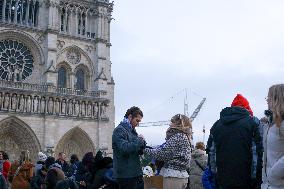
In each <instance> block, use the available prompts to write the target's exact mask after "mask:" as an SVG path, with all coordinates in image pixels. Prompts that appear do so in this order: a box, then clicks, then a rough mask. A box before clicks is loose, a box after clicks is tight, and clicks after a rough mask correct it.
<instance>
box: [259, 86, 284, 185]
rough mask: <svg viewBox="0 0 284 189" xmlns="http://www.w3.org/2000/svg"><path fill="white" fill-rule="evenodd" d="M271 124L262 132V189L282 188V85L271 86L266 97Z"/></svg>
mask: <svg viewBox="0 0 284 189" xmlns="http://www.w3.org/2000/svg"><path fill="white" fill-rule="evenodd" d="M266 100H267V104H268V109H269V110H270V111H271V112H272V118H273V119H272V123H270V125H269V127H268V128H267V130H266V131H265V132H264V139H263V140H264V143H263V144H264V158H263V159H264V166H263V184H262V186H261V188H262V189H283V188H284V84H278V85H273V86H271V87H270V88H269V91H268V96H267V99H266Z"/></svg>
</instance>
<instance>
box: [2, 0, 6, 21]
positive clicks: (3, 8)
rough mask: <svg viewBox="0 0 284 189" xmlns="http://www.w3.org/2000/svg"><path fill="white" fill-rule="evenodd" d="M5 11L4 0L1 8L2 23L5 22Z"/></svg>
mask: <svg viewBox="0 0 284 189" xmlns="http://www.w3.org/2000/svg"><path fill="white" fill-rule="evenodd" d="M5 11H6V0H4V2H3V7H2V21H3V22H4V21H5V18H6V14H5Z"/></svg>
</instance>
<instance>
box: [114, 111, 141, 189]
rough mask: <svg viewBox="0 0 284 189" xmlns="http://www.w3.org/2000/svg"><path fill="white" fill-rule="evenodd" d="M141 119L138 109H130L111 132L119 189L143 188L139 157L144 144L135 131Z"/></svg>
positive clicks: (115, 173) (115, 175)
mask: <svg viewBox="0 0 284 189" xmlns="http://www.w3.org/2000/svg"><path fill="white" fill-rule="evenodd" d="M142 117H143V113H142V111H141V110H140V109H139V108H138V107H135V106H134V107H131V108H130V109H128V110H127V112H126V114H125V116H124V119H123V121H122V122H121V123H120V124H119V125H118V126H117V127H116V128H115V129H114V131H113V135H112V149H113V170H114V177H115V178H116V179H117V182H118V185H119V188H120V189H130V188H131V189H140V188H144V183H143V178H142V175H143V173H142V167H141V163H140V155H142V154H143V149H144V148H145V146H146V142H145V140H144V138H143V136H142V135H140V136H138V134H137V132H136V130H135V127H137V126H138V125H139V122H140V121H141V119H142Z"/></svg>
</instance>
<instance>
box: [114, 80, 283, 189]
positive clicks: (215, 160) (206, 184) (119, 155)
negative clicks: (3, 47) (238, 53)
mask: <svg viewBox="0 0 284 189" xmlns="http://www.w3.org/2000/svg"><path fill="white" fill-rule="evenodd" d="M266 101H267V104H268V110H266V111H265V117H263V118H262V119H260V120H259V119H258V118H257V117H255V116H254V115H253V111H252V109H251V107H250V104H249V102H248V100H247V99H246V98H245V97H244V96H242V95H241V94H237V96H236V97H235V98H234V100H233V102H232V103H231V105H230V106H228V107H226V108H224V109H223V110H222V111H221V112H220V118H219V119H218V120H217V121H216V122H215V123H214V125H213V126H212V128H211V130H210V136H209V139H208V141H207V146H206V153H207V154H205V151H204V150H205V146H204V145H203V144H202V143H198V144H196V146H195V148H193V145H192V123H191V120H190V119H189V118H188V117H187V116H185V115H181V114H177V115H175V116H173V117H172V118H171V123H170V126H169V128H168V129H167V131H166V139H165V140H166V141H165V143H163V144H162V145H160V146H158V147H156V148H152V147H148V146H147V143H146V141H145V139H144V137H143V136H142V135H138V133H137V132H136V129H135V128H136V127H137V126H138V125H139V122H141V120H142V118H143V112H142V111H141V110H140V109H139V108H138V107H131V108H130V109H128V110H127V112H126V114H125V116H124V119H123V121H122V122H121V123H120V124H119V125H118V126H117V127H116V128H115V129H114V132H113V137H112V148H113V160H114V164H113V166H114V167H113V168H114V177H115V178H116V180H117V183H118V185H119V189H143V188H144V182H143V178H142V176H143V173H142V169H141V164H140V161H139V158H140V156H141V155H142V154H144V155H148V156H150V158H152V159H153V160H154V161H155V162H156V163H157V171H156V172H157V174H159V175H161V176H163V188H164V189H201V188H205V189H284V84H278V85H273V86H271V87H270V88H269V91H268V95H267V98H266Z"/></svg>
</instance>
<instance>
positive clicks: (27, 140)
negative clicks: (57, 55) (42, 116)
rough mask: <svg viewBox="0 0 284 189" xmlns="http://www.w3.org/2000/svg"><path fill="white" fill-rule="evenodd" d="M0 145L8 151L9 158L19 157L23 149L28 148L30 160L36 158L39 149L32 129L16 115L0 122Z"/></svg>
mask: <svg viewBox="0 0 284 189" xmlns="http://www.w3.org/2000/svg"><path fill="white" fill-rule="evenodd" d="M0 147H1V150H4V151H5V152H7V153H8V155H9V158H10V160H15V159H19V157H20V153H21V151H23V150H29V151H30V158H31V160H36V159H37V153H38V152H39V151H40V150H41V147H40V143H39V141H38V139H37V137H36V135H35V133H34V132H33V130H32V129H31V128H30V127H29V126H28V125H27V124H26V123H25V122H23V121H22V120H20V119H19V118H17V117H8V118H6V119H4V120H2V121H1V122H0Z"/></svg>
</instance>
